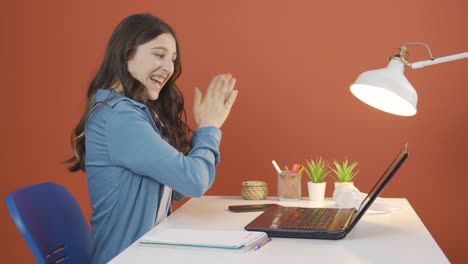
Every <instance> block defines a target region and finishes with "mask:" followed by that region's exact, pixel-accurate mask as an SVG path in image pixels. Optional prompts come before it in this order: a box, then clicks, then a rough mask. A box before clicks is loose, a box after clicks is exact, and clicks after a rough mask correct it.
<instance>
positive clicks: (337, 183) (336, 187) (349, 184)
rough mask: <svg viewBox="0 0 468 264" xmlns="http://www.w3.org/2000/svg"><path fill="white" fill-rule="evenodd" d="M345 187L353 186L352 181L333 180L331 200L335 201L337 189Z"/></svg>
mask: <svg viewBox="0 0 468 264" xmlns="http://www.w3.org/2000/svg"><path fill="white" fill-rule="evenodd" d="M346 187H351V188H355V187H354V183H353V182H335V190H333V200H335V201H336V192H337V191H338V190H339V189H342V188H346Z"/></svg>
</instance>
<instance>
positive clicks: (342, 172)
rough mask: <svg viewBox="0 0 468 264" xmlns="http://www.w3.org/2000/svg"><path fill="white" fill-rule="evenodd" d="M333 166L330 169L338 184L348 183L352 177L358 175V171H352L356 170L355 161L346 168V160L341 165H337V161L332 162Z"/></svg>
mask: <svg viewBox="0 0 468 264" xmlns="http://www.w3.org/2000/svg"><path fill="white" fill-rule="evenodd" d="M333 164H334V165H335V168H336V169H334V168H330V169H331V170H332V171H333V173H335V177H334V178H336V180H338V181H339V182H350V181H352V180H353V179H354V177H356V175H357V174H358V172H359V170H358V171H354V169H355V168H356V166H357V165H358V164H359V163H358V162H357V161H355V162H353V163H351V164H350V165H349V166H348V160H347V159H346V160H345V161H343V163H341V164H340V163H339V162H338V161H336V160H335V161H333Z"/></svg>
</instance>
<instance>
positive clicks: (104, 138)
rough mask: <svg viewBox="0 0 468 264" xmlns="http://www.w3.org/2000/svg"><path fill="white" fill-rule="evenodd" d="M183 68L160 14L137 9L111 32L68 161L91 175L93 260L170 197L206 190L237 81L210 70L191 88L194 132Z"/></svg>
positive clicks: (125, 240) (140, 228)
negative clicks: (201, 84)
mask: <svg viewBox="0 0 468 264" xmlns="http://www.w3.org/2000/svg"><path fill="white" fill-rule="evenodd" d="M180 73H181V64H180V52H179V47H178V43H177V39H176V35H175V33H174V31H173V30H172V29H171V28H170V27H169V25H167V24H166V23H164V22H163V21H161V20H160V19H158V18H156V17H154V16H151V15H149V14H138V15H132V16H129V17H127V18H126V19H124V20H123V21H122V22H121V23H120V24H119V25H118V26H117V28H116V29H115V31H114V32H113V33H112V36H111V38H110V41H109V43H108V45H107V49H106V53H105V56H104V60H103V62H102V65H101V67H100V69H99V71H98V72H97V74H96V76H95V77H94V79H93V80H92V81H91V83H90V85H89V88H88V93H87V103H86V108H85V112H84V114H83V116H82V118H81V120H80V122H79V123H78V125H77V126H76V128H75V130H74V133H73V135H72V145H73V150H74V152H75V155H74V157H73V158H71V159H70V160H69V161H70V162H71V163H72V166H71V167H70V170H71V171H78V170H83V171H85V172H86V176H87V181H88V191H89V196H90V200H91V205H92V209H93V214H92V217H91V234H92V247H93V248H92V254H93V256H92V258H93V263H106V262H108V261H109V260H111V259H112V258H113V257H114V256H116V255H117V254H118V253H119V252H121V251H122V250H124V249H125V248H126V247H128V246H129V245H130V244H132V243H133V242H134V241H136V240H137V239H138V238H139V237H141V236H142V235H143V234H145V233H146V232H147V231H148V230H150V229H151V228H152V227H153V226H154V225H156V224H158V223H159V222H160V221H162V220H164V218H165V217H166V216H167V214H168V211H169V210H170V205H171V202H172V198H173V197H174V196H175V197H179V198H180V197H181V196H191V197H198V196H201V195H203V194H204V193H205V192H206V191H207V190H208V188H210V186H211V185H212V183H213V181H214V177H215V165H217V164H218V163H219V144H220V140H221V131H220V129H219V128H220V127H221V125H222V124H223V123H224V121H225V120H226V118H227V117H228V115H229V112H230V110H231V107H232V105H233V104H234V102H235V100H236V97H237V90H234V89H233V88H234V85H235V82H236V80H235V78H233V77H232V76H231V75H230V74H222V75H218V76H216V77H214V78H213V80H212V81H211V83H210V84H209V86H208V88H207V90H206V94H205V96H204V97H203V96H202V94H201V92H200V90H199V89H198V88H196V89H195V96H194V109H193V113H194V117H195V123H196V124H197V126H198V127H197V129H196V131H195V132H193V131H192V130H191V129H190V128H189V127H188V126H187V124H186V117H185V111H184V101H183V97H182V95H181V93H180V91H179V89H178V88H177V86H176V83H175V82H176V80H177V78H178V77H179V75H180ZM191 133H193V135H192V139H191V142H190V141H189V138H188V137H189V135H190V134H191Z"/></svg>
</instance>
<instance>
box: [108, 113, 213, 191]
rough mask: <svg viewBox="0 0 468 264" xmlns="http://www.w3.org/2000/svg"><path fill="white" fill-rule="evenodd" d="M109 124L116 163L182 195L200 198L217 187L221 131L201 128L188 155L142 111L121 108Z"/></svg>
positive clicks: (111, 146)
mask: <svg viewBox="0 0 468 264" xmlns="http://www.w3.org/2000/svg"><path fill="white" fill-rule="evenodd" d="M113 111H114V114H113V115H112V116H111V117H110V118H109V119H108V120H107V122H106V128H105V130H106V132H105V134H106V141H107V142H106V144H107V147H108V150H109V156H110V159H111V161H112V162H113V163H115V164H116V165H118V166H121V167H124V168H127V169H129V170H131V171H133V172H134V173H137V174H140V175H143V176H147V177H150V178H152V179H154V180H156V181H158V182H160V183H162V184H164V185H167V186H169V187H171V188H172V189H174V190H175V191H177V192H178V193H180V194H182V195H185V196H191V197H199V196H202V195H203V194H204V193H205V192H206V191H207V190H208V189H209V187H210V186H211V185H212V184H213V181H214V178H215V165H216V164H218V163H219V156H220V154H219V144H220V140H221V131H220V130H219V129H218V128H216V127H204V128H200V129H198V130H197V131H196V132H195V134H194V136H193V138H192V144H193V146H192V150H191V151H190V153H189V155H188V156H184V155H183V153H181V152H179V151H178V150H177V149H175V148H174V147H172V146H171V145H170V144H169V143H167V142H166V141H165V140H164V139H163V138H161V136H160V135H159V133H157V132H156V131H155V130H154V128H153V127H152V125H151V123H150V122H149V120H148V117H147V115H146V114H145V113H144V112H142V111H141V110H140V109H135V108H133V107H128V106H125V105H124V106H119V105H117V106H116V107H115V108H114V109H113Z"/></svg>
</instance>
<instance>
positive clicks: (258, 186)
mask: <svg viewBox="0 0 468 264" xmlns="http://www.w3.org/2000/svg"><path fill="white" fill-rule="evenodd" d="M267 194H268V187H267V184H266V182H262V181H245V182H242V190H241V195H242V197H243V198H244V199H246V200H263V199H265V197H266V196H267Z"/></svg>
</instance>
